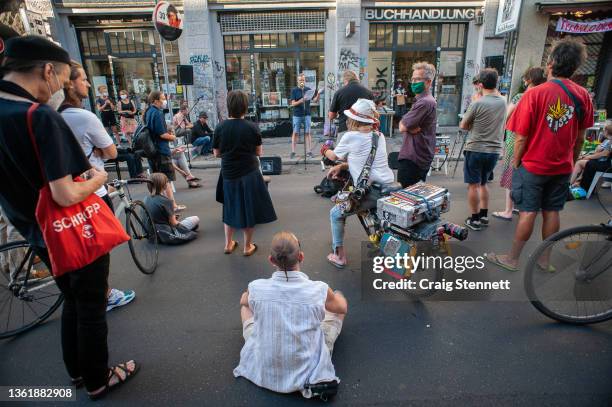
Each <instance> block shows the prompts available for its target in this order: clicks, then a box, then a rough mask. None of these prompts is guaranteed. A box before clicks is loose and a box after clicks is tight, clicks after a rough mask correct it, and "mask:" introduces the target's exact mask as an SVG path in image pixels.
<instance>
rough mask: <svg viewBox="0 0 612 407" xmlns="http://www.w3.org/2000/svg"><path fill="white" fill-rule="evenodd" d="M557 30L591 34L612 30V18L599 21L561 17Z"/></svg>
mask: <svg viewBox="0 0 612 407" xmlns="http://www.w3.org/2000/svg"><path fill="white" fill-rule="evenodd" d="M557 31H560V32H565V33H572V34H590V33H602V32H606V31H612V18H606V19H605V20H599V21H572V20H568V19H567V18H563V17H559V21H557Z"/></svg>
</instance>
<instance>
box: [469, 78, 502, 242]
mask: <svg viewBox="0 0 612 407" xmlns="http://www.w3.org/2000/svg"><path fill="white" fill-rule="evenodd" d="M497 79H498V75H497V71H496V70H495V69H493V68H485V69H483V70H482V71H480V73H479V74H478V80H479V84H481V85H482V97H480V98H478V99H477V100H476V101H474V102H472V104H470V106H469V107H468V110H467V111H466V112H465V115H464V116H463V120H461V123H459V127H460V128H462V129H464V130H469V134H468V137H467V141H466V143H465V151H464V155H465V161H464V167H463V179H464V182H465V183H466V184H468V205H469V207H470V211H471V214H472V215H471V217H469V218H467V219H466V221H465V225H466V226H467V227H469V228H470V229H472V230H482V228H483V227H485V226H488V225H489V217H488V210H489V209H488V208H489V187H488V186H487V181H488V180H489V177H490V176H491V173H493V170H494V169H495V164H497V159H498V158H499V155H500V153H501V151H502V147H503V141H504V124H505V123H506V99H504V97H503V96H501V95H499V94H498V92H497Z"/></svg>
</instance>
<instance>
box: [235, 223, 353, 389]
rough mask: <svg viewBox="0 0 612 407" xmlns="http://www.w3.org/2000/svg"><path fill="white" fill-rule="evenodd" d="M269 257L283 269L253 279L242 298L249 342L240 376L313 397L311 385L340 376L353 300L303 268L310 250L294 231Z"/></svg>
mask: <svg viewBox="0 0 612 407" xmlns="http://www.w3.org/2000/svg"><path fill="white" fill-rule="evenodd" d="M268 259H269V261H270V263H272V265H274V267H275V268H276V270H277V271H276V272H274V273H273V274H272V277H271V278H268V279H259V280H255V281H252V282H251V283H250V284H249V287H248V290H247V291H246V292H245V293H243V294H242V297H241V298H240V317H241V319H242V334H243V336H244V339H245V344H244V347H243V348H242V351H241V352H240V364H239V365H238V367H236V368H235V369H234V376H235V377H239V376H242V377H244V378H246V379H248V380H250V381H252V382H253V383H255V384H256V385H258V386H261V387H264V388H266V389H269V390H272V391H276V392H280V393H292V392H295V391H300V392H301V393H302V395H303V396H304V397H306V398H310V397H312V392H311V390H310V389H309V388H307V385H309V384H318V383H327V382H333V381H336V382H337V381H339V379H338V377H336V372H335V370H334V366H333V364H332V361H331V355H332V351H333V348H334V342H335V341H336V339H337V338H338V335H339V334H340V331H341V329H342V323H343V320H344V317H345V315H346V313H347V310H348V305H347V301H346V298H345V297H344V296H343V295H342V294H341V293H340V292H339V291H335V292H334V291H332V289H331V288H329V286H328V285H327V284H326V283H324V282H322V281H312V280H310V279H309V278H308V276H307V275H306V274H304V273H302V272H301V271H300V265H301V263H302V262H303V261H304V253H303V252H302V251H301V250H300V243H299V241H298V239H297V237H295V235H294V234H293V233H289V232H280V233H277V234H276V235H275V236H274V238H273V239H272V245H271V253H270V256H269V257H268Z"/></svg>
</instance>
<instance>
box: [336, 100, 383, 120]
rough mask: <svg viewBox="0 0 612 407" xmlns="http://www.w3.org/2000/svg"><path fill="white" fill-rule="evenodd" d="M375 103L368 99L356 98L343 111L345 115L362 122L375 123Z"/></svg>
mask: <svg viewBox="0 0 612 407" xmlns="http://www.w3.org/2000/svg"><path fill="white" fill-rule="evenodd" d="M374 112H376V105H375V104H374V102H372V101H371V100H369V99H357V101H356V102H355V103H354V104H353V106H351V108H350V109H348V110H345V111H344V115H345V116H346V117H350V118H351V119H353V120H357V121H358V122H362V123H377V122H378V120H377V119H376V115H375V113H374Z"/></svg>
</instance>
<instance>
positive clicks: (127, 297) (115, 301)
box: [106, 288, 136, 312]
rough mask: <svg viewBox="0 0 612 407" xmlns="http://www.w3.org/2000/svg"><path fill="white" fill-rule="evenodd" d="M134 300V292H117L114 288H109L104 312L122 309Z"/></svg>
mask: <svg viewBox="0 0 612 407" xmlns="http://www.w3.org/2000/svg"><path fill="white" fill-rule="evenodd" d="M134 298H136V293H135V292H134V290H125V291H121V290H117V289H116V288H111V292H110V295H109V296H108V300H107V302H106V312H108V311H110V310H112V309H113V308H117V307H122V306H124V305H126V304H129V303H130V302H132V300H134Z"/></svg>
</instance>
